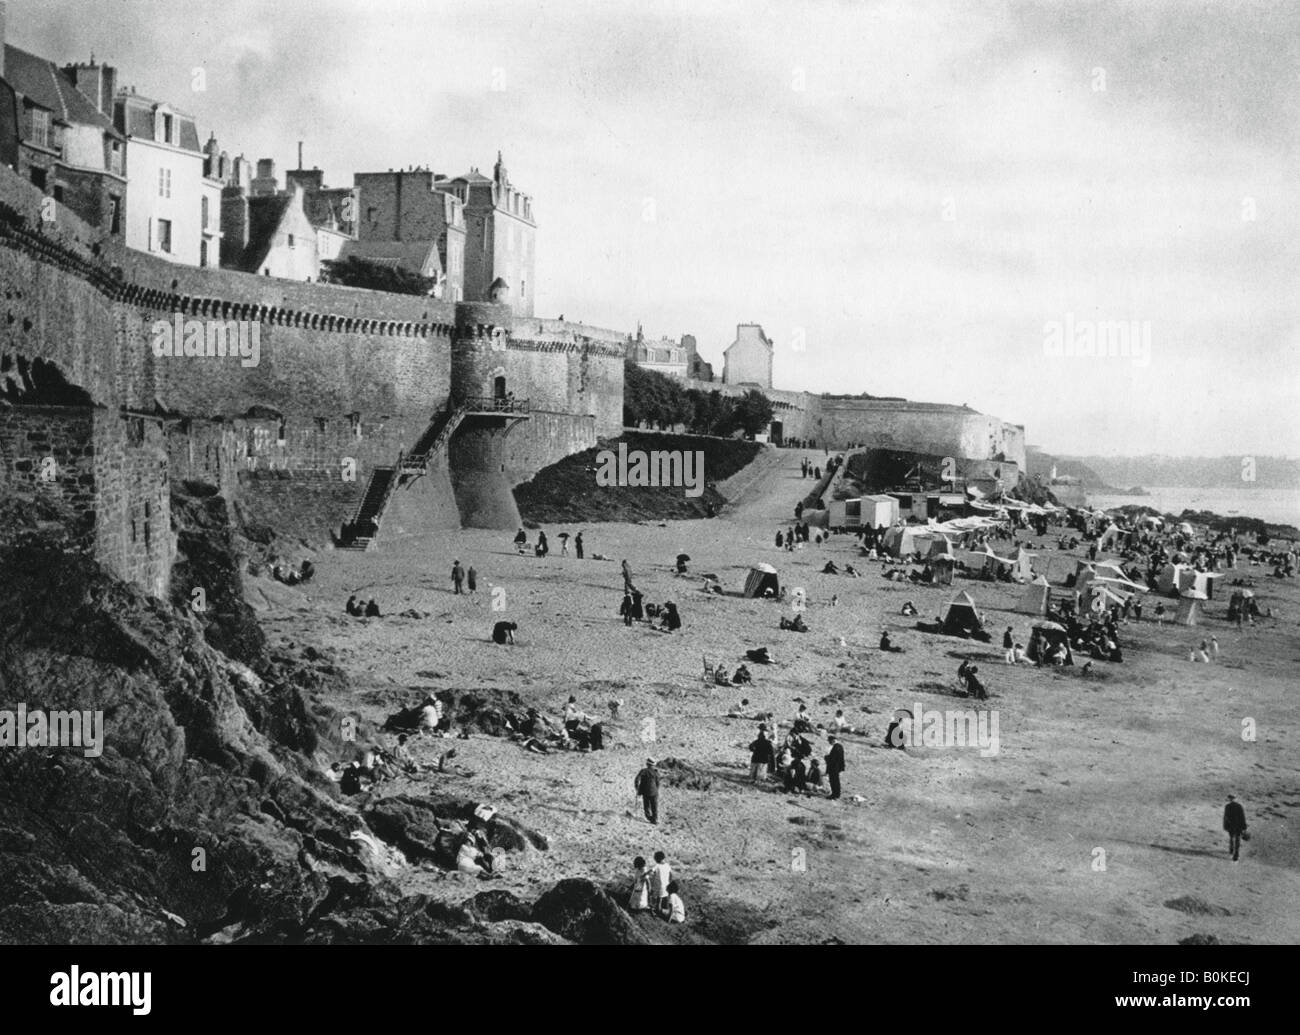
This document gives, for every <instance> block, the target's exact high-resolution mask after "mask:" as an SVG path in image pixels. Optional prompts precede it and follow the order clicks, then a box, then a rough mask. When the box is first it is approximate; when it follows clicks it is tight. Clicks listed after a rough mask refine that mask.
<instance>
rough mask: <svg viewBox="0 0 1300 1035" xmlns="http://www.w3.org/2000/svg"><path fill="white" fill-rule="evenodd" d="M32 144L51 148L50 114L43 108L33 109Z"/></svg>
mask: <svg viewBox="0 0 1300 1035" xmlns="http://www.w3.org/2000/svg"><path fill="white" fill-rule="evenodd" d="M32 143H33V144H35V145H36V146H37V147H49V146H50V113H49V112H48V111H45V110H44V109H42V108H33V109H32Z"/></svg>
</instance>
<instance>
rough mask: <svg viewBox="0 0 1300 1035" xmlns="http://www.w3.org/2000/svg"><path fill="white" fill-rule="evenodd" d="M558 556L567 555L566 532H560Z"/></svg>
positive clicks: (567, 534) (567, 535)
mask: <svg viewBox="0 0 1300 1035" xmlns="http://www.w3.org/2000/svg"><path fill="white" fill-rule="evenodd" d="M560 556H561V557H568V556H569V533H568V532H561V533H560Z"/></svg>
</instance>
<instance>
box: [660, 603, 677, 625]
mask: <svg viewBox="0 0 1300 1035" xmlns="http://www.w3.org/2000/svg"><path fill="white" fill-rule="evenodd" d="M681 627H682V618H681V615H679V614H678V613H677V605H676V604H674V603H673V602H672V601H671V600H670V601H668V602H667V603H666V604H664V610H663V619H662V621H661V622H660V625H659V628H660V629H662V630H663V631H664V632H673V631H674V630H676V629H680V628H681Z"/></svg>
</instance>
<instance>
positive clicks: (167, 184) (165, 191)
mask: <svg viewBox="0 0 1300 1035" xmlns="http://www.w3.org/2000/svg"><path fill="white" fill-rule="evenodd" d="M171 196H172V171H171V170H170V169H159V170H158V197H160V198H170V197H171Z"/></svg>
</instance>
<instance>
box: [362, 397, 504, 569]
mask: <svg viewBox="0 0 1300 1035" xmlns="http://www.w3.org/2000/svg"><path fill="white" fill-rule="evenodd" d="M528 405H529V404H528V400H527V399H521V400H514V399H512V400H510V401H508V402H507V401H506V400H504V399H492V398H489V397H483V396H473V397H470V398H468V399H465V400H463V401H462V402H460V403H459V404H458V405H456V406H452V407H448V408H447V409H446V410H443V411H441V412H439V413H436V414H434V417H433V419H432V420H431V421H429V424H428V427H426V428H425V429H424V431H423V432H422V433H421V435H420V437H419V438H418V439H416V441H415V445H414V446H413V447H412V449H411V451H410V452H409V453H403V452H399V453H398V454H397V464H396V465H395V466H393V467H376V468H375V469H374V470H373V471H372V472H371V473H370V481H369V482H368V483H367V484H366V491H365V492H364V493H363V494H362V497H361V502H360V503H358V504H357V509H356V510H355V511H353V513H352V520H351V521H349V522H348V523H347V524H345V525H344V526H343V532H342V535H340V537H339V545H338V549H340V550H360V551H365V550H369V549H370V548H371V547H372V546H373V545H374V543H375V540H376V539H377V538H378V536H379V526H380V525H381V524H382V523H383V520H384V511H385V510H386V509H387V508H388V502H389V500H391V499H392V498H393V493H394V492H396V491H397V490H398V489H400V488H404V487H405V486H407V485H410V484H411V483H412V482H413V481H415V480H416V479H417V478H421V477H423V476H424V474H425V473H426V472H427V471H428V470H429V464H431V463H432V462H433V461H434V459H435V458H436V457H437V456H438V455H439V454H440V453H441V452H443V451H444V450H445V449H446V448H447V443H448V442H450V441H451V436H452V435H453V434H454V433H455V431H456V429H457V428H458V427H460V423H461V421H463V420H464V419H465V418H466V417H467V416H469V415H470V414H490V415H493V416H524V417H526V416H527V413H528Z"/></svg>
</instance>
